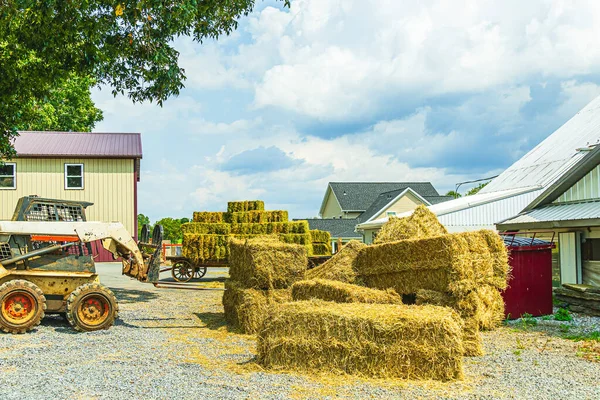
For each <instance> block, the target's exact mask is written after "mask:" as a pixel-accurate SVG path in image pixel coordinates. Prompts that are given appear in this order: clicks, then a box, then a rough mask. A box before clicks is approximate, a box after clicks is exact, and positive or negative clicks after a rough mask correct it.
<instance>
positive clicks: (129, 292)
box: [111, 288, 159, 303]
mask: <svg viewBox="0 0 600 400" xmlns="http://www.w3.org/2000/svg"><path fill="white" fill-rule="evenodd" d="M111 290H112V291H113V293H114V294H115V296H116V297H117V300H118V301H119V303H141V302H148V301H152V300H154V299H156V298H158V297H159V296H158V294H156V293H152V292H145V291H142V290H133V289H119V288H111Z"/></svg>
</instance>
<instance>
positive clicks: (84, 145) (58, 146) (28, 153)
mask: <svg viewBox="0 0 600 400" xmlns="http://www.w3.org/2000/svg"><path fill="white" fill-rule="evenodd" d="M14 146H15V150H16V151H17V157H24V158H33V157H40V158H49V157H52V158H55V157H77V158H142V139H141V135H140V134H139V133H101V132H36V131H20V132H19V136H17V137H16V138H15V141H14Z"/></svg>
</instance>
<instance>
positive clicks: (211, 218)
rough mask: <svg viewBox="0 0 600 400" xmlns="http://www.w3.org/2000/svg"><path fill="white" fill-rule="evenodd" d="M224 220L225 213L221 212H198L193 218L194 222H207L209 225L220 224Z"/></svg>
mask: <svg viewBox="0 0 600 400" xmlns="http://www.w3.org/2000/svg"><path fill="white" fill-rule="evenodd" d="M224 220H225V213H224V212H219V211H214V212H213V211H196V212H194V216H193V222H205V223H208V224H218V223H221V222H223V221H224Z"/></svg>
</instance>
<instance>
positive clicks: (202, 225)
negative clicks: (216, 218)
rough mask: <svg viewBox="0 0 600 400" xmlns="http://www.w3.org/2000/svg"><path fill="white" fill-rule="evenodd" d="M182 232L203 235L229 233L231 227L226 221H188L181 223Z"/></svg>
mask: <svg viewBox="0 0 600 400" xmlns="http://www.w3.org/2000/svg"><path fill="white" fill-rule="evenodd" d="M181 232H182V233H184V234H185V233H196V234H201V235H207V234H208V235H229V234H230V233H231V227H230V225H229V224H224V223H214V224H213V223H211V224H209V223H206V222H188V223H186V224H182V225H181Z"/></svg>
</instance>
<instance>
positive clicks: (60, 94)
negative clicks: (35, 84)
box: [17, 75, 103, 132]
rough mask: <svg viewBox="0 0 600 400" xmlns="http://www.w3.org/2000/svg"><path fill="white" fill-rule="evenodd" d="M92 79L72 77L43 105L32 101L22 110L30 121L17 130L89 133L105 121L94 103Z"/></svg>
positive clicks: (42, 102)
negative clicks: (91, 90) (100, 122)
mask: <svg viewBox="0 0 600 400" xmlns="http://www.w3.org/2000/svg"><path fill="white" fill-rule="evenodd" d="M93 84H94V81H93V79H91V78H87V77H78V76H76V75H72V76H71V77H69V78H68V79H67V80H65V81H64V82H63V83H62V84H60V85H59V86H57V87H55V88H53V89H51V90H50V92H49V96H48V97H47V98H46V99H44V100H43V101H39V100H37V99H33V100H31V101H30V102H29V103H28V104H26V105H24V106H23V112H24V113H26V114H27V115H29V117H28V118H27V119H26V120H24V121H22V124H21V125H20V126H18V127H17V128H18V129H20V130H36V131H49V130H53V131H75V132H90V131H91V130H92V129H93V128H94V126H95V125H96V122H99V121H102V119H103V116H102V110H100V109H99V108H96V106H95V105H94V102H93V101H92V97H91V96H92V94H91V92H90V87H91V86H92V85H93Z"/></svg>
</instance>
